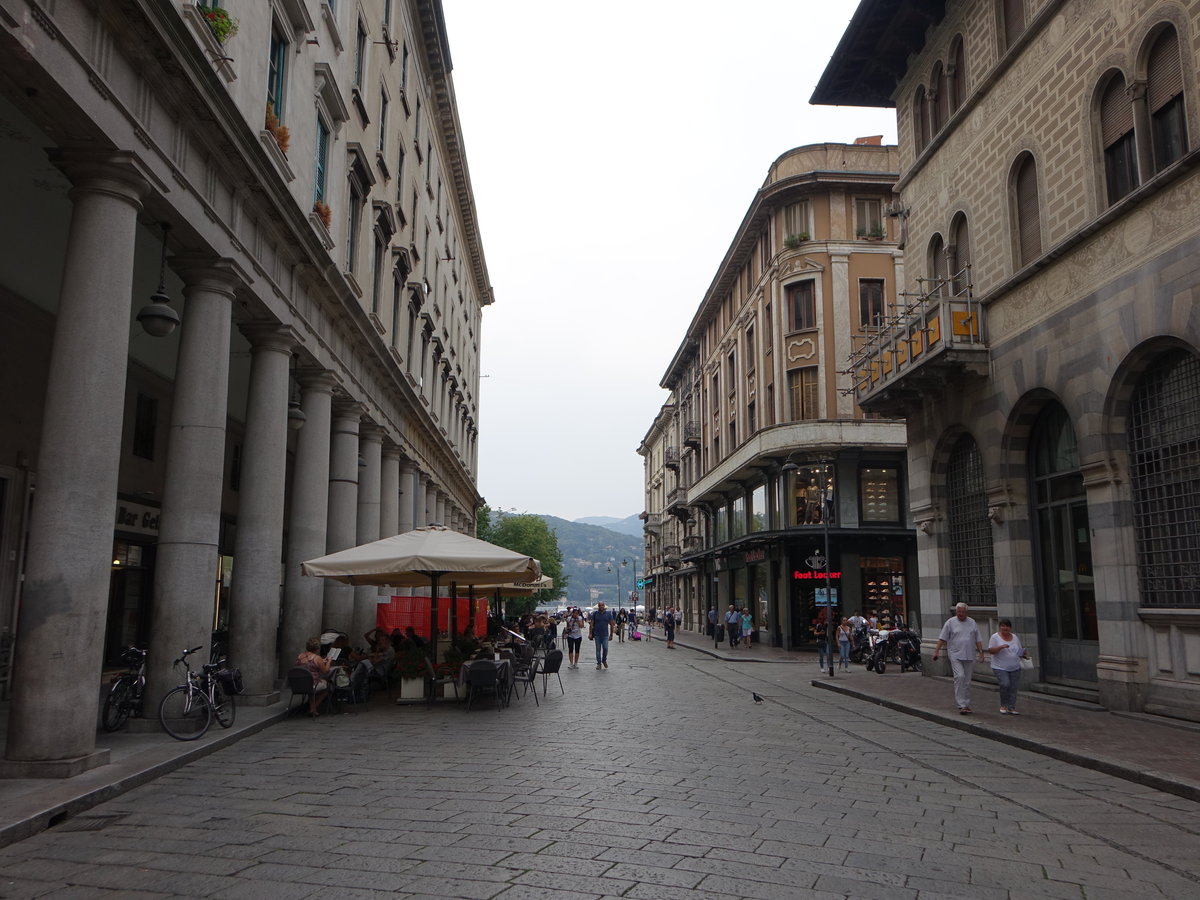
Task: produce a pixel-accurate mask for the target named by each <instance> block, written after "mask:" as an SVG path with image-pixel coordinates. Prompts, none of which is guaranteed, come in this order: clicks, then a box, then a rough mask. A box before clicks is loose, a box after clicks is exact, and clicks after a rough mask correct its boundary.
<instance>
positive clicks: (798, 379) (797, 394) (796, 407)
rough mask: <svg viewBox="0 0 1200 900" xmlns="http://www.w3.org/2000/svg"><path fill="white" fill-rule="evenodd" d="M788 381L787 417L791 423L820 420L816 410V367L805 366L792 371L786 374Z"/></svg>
mask: <svg viewBox="0 0 1200 900" xmlns="http://www.w3.org/2000/svg"><path fill="white" fill-rule="evenodd" d="M787 379H788V404H789V406H790V408H789V410H788V415H789V417H790V420H791V421H793V422H802V421H805V420H807V419H818V418H820V412H819V410H818V408H817V398H818V391H817V384H818V382H817V367H816V366H805V367H804V368H803V369H792V371H790V372H788V374H787Z"/></svg>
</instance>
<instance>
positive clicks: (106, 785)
mask: <svg viewBox="0 0 1200 900" xmlns="http://www.w3.org/2000/svg"><path fill="white" fill-rule="evenodd" d="M283 693H284V694H285V695H287V691H286V690H285V691H284V692H283ZM287 708H288V704H287V702H286V701H284V700H281V701H280V702H278V703H276V704H275V705H274V706H259V707H252V706H239V707H238V709H237V715H236V717H235V718H234V723H233V725H232V726H231V727H230V728H228V729H225V728H221V727H220V726H219V725H218V724H217V723H216V722H213V725H212V728H211V729H209V732H208V734H206V735H205V736H204V737H202V738H200V739H199V740H197V741H177V740H175V739H174V738H172V737H171V736H170V735H168V734H166V733H165V732H163V731H162V729H161V728H158V727H155V723H153V722H151V721H149V720H146V719H141V720H135V721H134V722H131V723H130V724H131V725H137V730H123V731H118V732H116V733H114V734H106V733H104V732H100V733H98V734H97V735H96V742H97V743H96V746H97V748H98V749H103V748H107V749H108V750H109V754H110V755H109V763H108V765H104V766H98V767H97V768H95V769H91V770H89V771H87V772H83V773H81V774H79V775H76V776H75V777H73V778H0V847H3V846H5V845H7V844H11V843H13V842H14V841H20V840H24V839H25V838H27V837H29V836H30V835H31V834H36V833H37V832H39V831H43V830H45V829H46V828H47V827H49V826H51V825H53V824H55V823H57V822H59V821H61V820H63V819H65V818H68V817H70V816H74V815H76V814H78V813H80V812H83V811H84V810H88V809H91V808H92V807H93V806H96V805H97V804H99V803H103V802H104V801H105V800H108V799H111V798H112V797H116V796H119V795H120V794H123V793H125V792H126V791H129V790H132V789H133V788H135V787H137V786H138V785H141V784H145V783H146V782H147V781H151V780H153V779H155V778H158V777H159V776H161V775H165V774H166V773H168V772H172V771H174V770H175V769H178V768H181V767H182V766H185V765H187V764H188V763H189V762H192V761H193V760H196V759H200V758H201V757H204V756H207V755H208V754H210V753H213V752H215V751H217V750H220V749H221V748H223V747H228V746H229V745H230V744H233V743H235V742H236V741H239V740H241V739H242V738H244V737H246V736H247V735H251V734H254V733H256V732H259V731H262V730H263V729H264V728H266V727H268V726H270V725H273V724H275V723H276V722H279V721H281V720H282V719H283V718H284V717H285V716H286V715H287ZM8 710H9V704H8V703H0V747H4V746H6V745H7V738H8V734H7V732H8Z"/></svg>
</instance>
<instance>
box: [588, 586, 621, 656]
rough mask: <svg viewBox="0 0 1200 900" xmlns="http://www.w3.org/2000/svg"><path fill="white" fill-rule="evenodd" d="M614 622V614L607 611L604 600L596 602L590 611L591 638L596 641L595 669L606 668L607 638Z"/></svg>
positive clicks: (615, 620) (610, 634)
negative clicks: (594, 607)
mask: <svg viewBox="0 0 1200 900" xmlns="http://www.w3.org/2000/svg"><path fill="white" fill-rule="evenodd" d="M616 624H617V619H616V616H614V615H613V614H612V613H610V612H609V611H608V607H606V606H605V605H604V601H603V600H601V601H600V602H599V603H597V604H596V611H595V612H594V613H592V639H593V640H594V641H595V643H596V668H597V669H607V668H608V639H609V638H610V637H612V633H613V629H614V628H616Z"/></svg>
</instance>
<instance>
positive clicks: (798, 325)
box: [787, 281, 817, 331]
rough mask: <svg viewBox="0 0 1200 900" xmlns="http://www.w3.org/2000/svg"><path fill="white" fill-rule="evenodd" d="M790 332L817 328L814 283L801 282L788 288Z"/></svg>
mask: <svg viewBox="0 0 1200 900" xmlns="http://www.w3.org/2000/svg"><path fill="white" fill-rule="evenodd" d="M787 309H788V331H804V330H806V329H809V328H816V327H817V299H816V293H815V290H814V288H813V282H811V281H801V282H798V283H796V284H789V285H788V286H787Z"/></svg>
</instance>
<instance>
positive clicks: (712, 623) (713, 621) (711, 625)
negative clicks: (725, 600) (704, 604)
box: [708, 606, 717, 637]
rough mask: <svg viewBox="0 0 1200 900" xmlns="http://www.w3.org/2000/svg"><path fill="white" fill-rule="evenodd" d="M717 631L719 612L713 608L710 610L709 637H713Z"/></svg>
mask: <svg viewBox="0 0 1200 900" xmlns="http://www.w3.org/2000/svg"><path fill="white" fill-rule="evenodd" d="M716 630H717V611H716V609H715V608H713V607H711V606H710V607H709V608H708V636H709V637H712V636H713V632H714V631H716Z"/></svg>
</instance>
